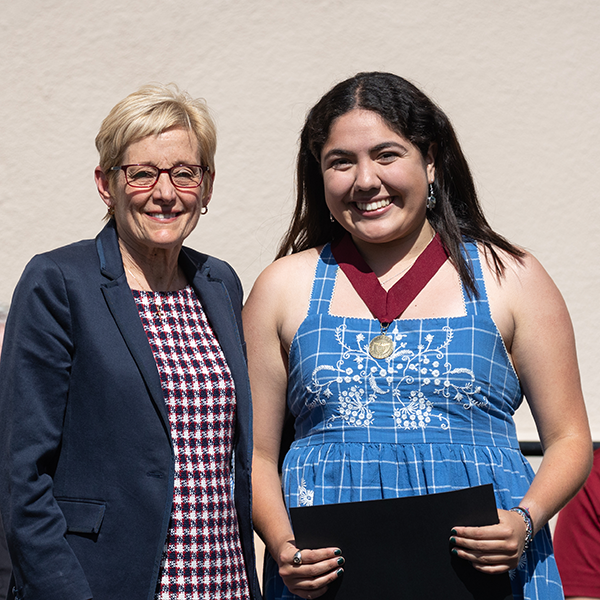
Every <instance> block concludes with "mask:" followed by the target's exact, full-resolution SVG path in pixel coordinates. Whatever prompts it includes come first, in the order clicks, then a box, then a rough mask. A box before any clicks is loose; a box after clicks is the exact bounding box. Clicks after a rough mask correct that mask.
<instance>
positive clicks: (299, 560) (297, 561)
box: [292, 550, 302, 567]
mask: <svg viewBox="0 0 600 600" xmlns="http://www.w3.org/2000/svg"><path fill="white" fill-rule="evenodd" d="M292 562H293V563H294V564H295V565H296V566H297V567H298V566H300V565H301V564H302V552H300V550H298V551H297V552H296V553H295V554H294V558H292Z"/></svg>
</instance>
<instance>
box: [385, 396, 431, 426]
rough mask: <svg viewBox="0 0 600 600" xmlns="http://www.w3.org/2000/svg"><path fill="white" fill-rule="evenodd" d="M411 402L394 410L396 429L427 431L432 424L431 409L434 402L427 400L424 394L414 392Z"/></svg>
mask: <svg viewBox="0 0 600 600" xmlns="http://www.w3.org/2000/svg"><path fill="white" fill-rule="evenodd" d="M410 395H411V400H410V401H409V403H408V404H404V405H403V406H402V408H395V409H394V421H395V422H396V427H402V428H403V429H417V428H419V427H420V428H421V429H425V427H427V424H428V423H430V422H431V409H432V407H433V402H431V401H430V400H427V398H425V396H424V395H423V392H416V391H414V390H413V391H412V392H411V393H410Z"/></svg>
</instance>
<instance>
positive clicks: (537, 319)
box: [480, 248, 568, 352]
mask: <svg viewBox="0 0 600 600" xmlns="http://www.w3.org/2000/svg"><path fill="white" fill-rule="evenodd" d="M495 250H496V252H497V254H498V256H499V258H500V260H501V261H502V262H503V264H504V267H505V268H504V272H503V273H502V275H501V276H498V274H497V273H496V270H495V266H494V263H493V260H492V257H491V256H490V254H489V252H486V251H485V249H483V248H480V251H481V255H482V257H483V258H484V259H483V260H482V269H483V273H484V279H485V284H486V289H487V292H488V299H489V303H490V310H491V313H492V317H493V319H494V321H495V322H496V325H497V327H498V329H499V330H500V333H501V335H502V337H503V339H504V342H505V344H506V346H507V348H508V349H509V352H510V349H511V347H512V343H513V339H514V336H515V332H516V330H517V328H518V327H522V326H523V324H524V323H525V322H526V323H527V324H528V325H529V326H533V325H535V324H536V323H541V322H543V321H544V320H545V319H547V318H549V317H550V318H554V319H555V318H557V317H560V318H562V319H565V318H566V319H568V313H567V309H566V305H565V302H564V300H563V297H562V295H561V293H560V291H559V290H558V288H557V286H556V284H555V283H554V281H553V280H552V278H551V277H550V275H549V274H548V272H547V271H546V269H544V267H543V266H542V264H541V263H540V262H539V260H538V259H537V258H535V256H533V254H531V253H530V252H528V251H526V250H523V253H524V254H523V256H522V257H515V256H513V255H512V254H509V253H507V252H505V251H503V250H500V249H498V248H496V249H495Z"/></svg>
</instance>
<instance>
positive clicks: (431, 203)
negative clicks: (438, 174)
mask: <svg viewBox="0 0 600 600" xmlns="http://www.w3.org/2000/svg"><path fill="white" fill-rule="evenodd" d="M436 202H437V198H436V197H435V195H434V193H433V183H430V184H429V196H427V210H433V209H434V208H435V204H436Z"/></svg>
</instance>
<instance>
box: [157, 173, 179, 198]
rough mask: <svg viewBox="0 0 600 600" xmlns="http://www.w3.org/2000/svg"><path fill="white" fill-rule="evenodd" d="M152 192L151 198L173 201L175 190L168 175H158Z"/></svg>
mask: <svg viewBox="0 0 600 600" xmlns="http://www.w3.org/2000/svg"><path fill="white" fill-rule="evenodd" d="M152 192H153V197H154V198H156V199H162V200H166V201H169V202H170V201H172V200H174V199H175V194H176V189H175V186H174V185H173V182H172V181H171V178H170V177H169V174H168V173H166V172H164V171H163V172H162V173H160V174H159V175H158V180H157V181H156V183H155V185H154V187H153V188H152Z"/></svg>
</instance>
